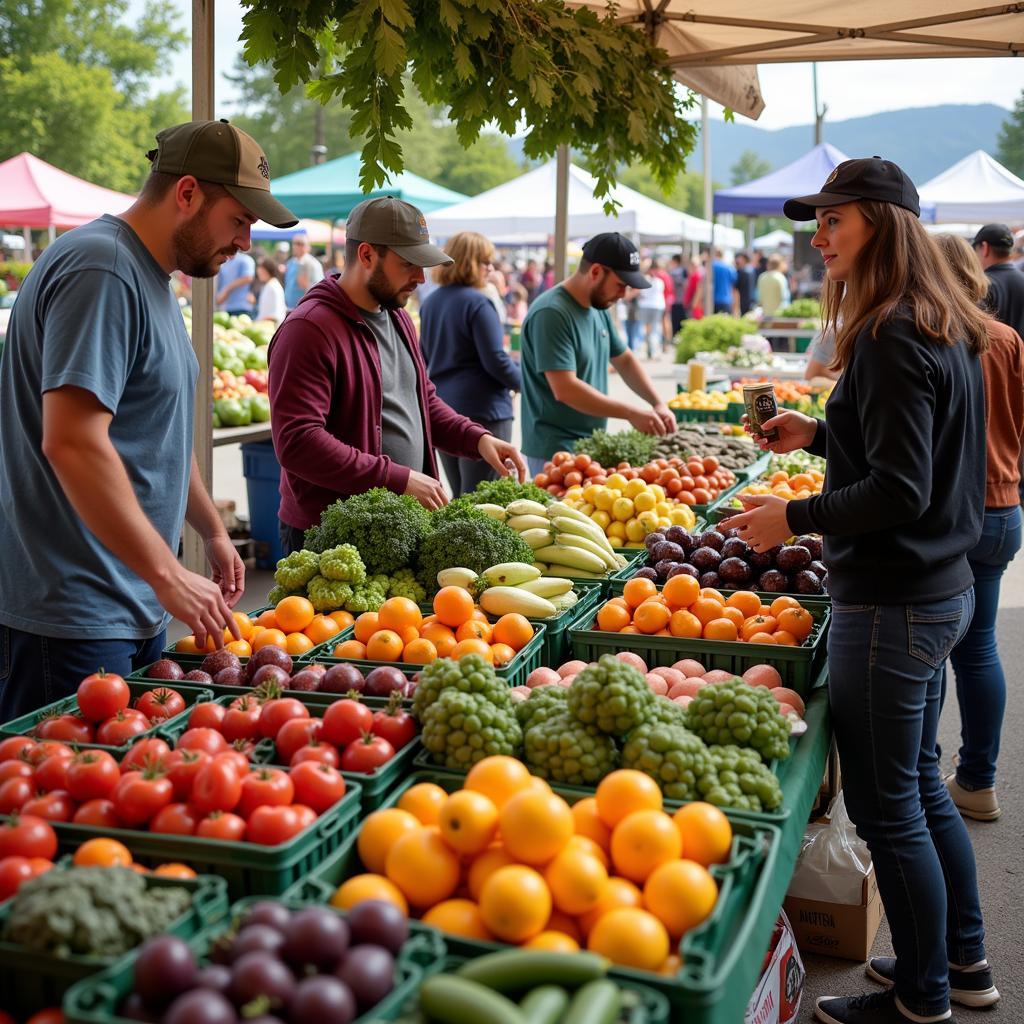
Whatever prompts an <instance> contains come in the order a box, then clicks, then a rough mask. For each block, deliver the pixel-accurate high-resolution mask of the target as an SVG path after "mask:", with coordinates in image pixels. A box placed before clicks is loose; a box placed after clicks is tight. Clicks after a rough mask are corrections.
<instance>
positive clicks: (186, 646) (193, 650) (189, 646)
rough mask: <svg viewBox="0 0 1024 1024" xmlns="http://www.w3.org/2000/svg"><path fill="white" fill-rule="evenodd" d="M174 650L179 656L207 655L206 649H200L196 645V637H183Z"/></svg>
mask: <svg viewBox="0 0 1024 1024" xmlns="http://www.w3.org/2000/svg"><path fill="white" fill-rule="evenodd" d="M174 649H175V650H176V651H177V652H178V654H205V653H207V652H206V649H205V648H200V647H199V645H198V644H197V643H196V638H195V637H194V636H183V637H182V638H181V639H180V640H178V641H177V642H176V643H175V644H174Z"/></svg>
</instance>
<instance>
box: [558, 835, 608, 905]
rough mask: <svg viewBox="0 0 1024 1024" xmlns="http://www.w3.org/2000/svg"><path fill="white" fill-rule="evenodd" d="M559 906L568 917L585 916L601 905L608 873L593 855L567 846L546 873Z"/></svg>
mask: <svg viewBox="0 0 1024 1024" xmlns="http://www.w3.org/2000/svg"><path fill="white" fill-rule="evenodd" d="M544 880H545V881H546V882H547V883H548V888H549V889H550V890H551V899H552V901H553V902H554V904H555V906H556V907H557V908H558V909H559V910H561V911H563V912H564V913H566V914H585V913H587V911H588V910H593V909H594V907H596V906H597V905H598V903H600V902H601V898H602V897H603V896H604V893H605V889H607V887H608V870H607V868H606V867H605V866H604V864H602V863H601V861H600V860H599V859H598V858H597V857H595V856H594V855H593V854H591V853H587V852H585V851H583V850H580V849H579V848H578V847H577V848H570V847H568V846H567V847H566V848H565V849H564V850H562V852H561V853H559V854H558V855H557V856H556V857H555V858H554V860H552V861H551V863H550V864H548V866H547V867H546V868H545V870H544Z"/></svg>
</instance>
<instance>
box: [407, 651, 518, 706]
mask: <svg viewBox="0 0 1024 1024" xmlns="http://www.w3.org/2000/svg"><path fill="white" fill-rule="evenodd" d="M446 689H454V690H459V691H460V692H462V693H477V694H480V695H481V696H482V697H485V698H486V699H487V700H488V701H490V702H491V703H492V704H493V705H494V706H495V707H497V708H499V709H500V710H502V711H507V712H509V713H510V714H511V713H512V699H511V697H509V695H508V683H506V682H505V680H504V679H499V678H498V677H497V675H495V673H494V668H493V666H492V665H491V664H489V663H488V662H486V661H484V659H483V657H481V655H479V654H467V655H466V656H465V657H464V658H459V659H458V660H457V661H456V660H453V659H452V658H438V660H437V661H434V662H431V663H430V664H429V665H428V666H427V667H426V668H425V669H424V670H423V672H422V674H421V675H420V681H419V683H418V684H417V686H416V692H415V694H413V698H412V713H413V715H414V716H415V717H416V718H417V719H419V720H420V721H421V722H422V721H423V715H424V712H425V711H426V710H427V708H428V707H430V705H431V704H433V703H434V702H435V701H436V700H437V699H438V698H439V697H440V695H441V694H442V693H443V692H444V691H445V690H446Z"/></svg>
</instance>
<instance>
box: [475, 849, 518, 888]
mask: <svg viewBox="0 0 1024 1024" xmlns="http://www.w3.org/2000/svg"><path fill="white" fill-rule="evenodd" d="M514 863H515V861H514V860H513V859H512V858H511V857H510V856H509V854H508V851H506V849H505V848H504V847H503V846H489V847H488V848H487V849H486V850H484V852H483V853H481V854H480V856H479V857H475V858H474V859H473V863H472V864H470V865H469V871H468V872H467V874H466V888H468V889H469V894H470V896H472V897H473V899H475V900H479V899H480V892H481V890H482V889H483V887H484V882H486V881H487V879H488V878H490V877H491V875H493V874H494V872H495V871H497V870H498V868H504V867H508V865H509V864H514Z"/></svg>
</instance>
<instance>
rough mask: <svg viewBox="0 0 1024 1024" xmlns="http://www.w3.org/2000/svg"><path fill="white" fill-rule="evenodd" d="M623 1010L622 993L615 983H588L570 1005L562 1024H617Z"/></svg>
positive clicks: (601, 980) (603, 980)
mask: <svg viewBox="0 0 1024 1024" xmlns="http://www.w3.org/2000/svg"><path fill="white" fill-rule="evenodd" d="M621 1009H622V993H621V992H620V991H619V986H618V985H616V984H615V982H614V981H609V980H608V979H607V978H599V979H598V980H597V981H590V982H587V984H586V985H584V986H583V988H581V989H580V990H579V991H578V992H577V993H576V995H575V996H573V1000H572V1003H571V1004H570V1005H569V1012H568V1013H566V1015H565V1016H564V1017H563V1018H562V1021H561V1024H615V1021H617V1020H618V1019H619V1010H621Z"/></svg>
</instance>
